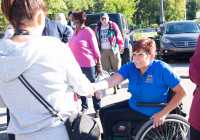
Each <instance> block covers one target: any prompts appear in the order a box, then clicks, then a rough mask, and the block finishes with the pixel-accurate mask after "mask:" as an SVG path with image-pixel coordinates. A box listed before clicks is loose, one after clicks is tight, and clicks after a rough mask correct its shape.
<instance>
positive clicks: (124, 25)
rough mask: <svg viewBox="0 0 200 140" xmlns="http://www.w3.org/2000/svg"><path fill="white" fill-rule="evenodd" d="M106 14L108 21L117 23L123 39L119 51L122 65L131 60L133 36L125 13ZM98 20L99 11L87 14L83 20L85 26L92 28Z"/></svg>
mask: <svg viewBox="0 0 200 140" xmlns="http://www.w3.org/2000/svg"><path fill="white" fill-rule="evenodd" d="M108 15H109V17H110V21H113V22H115V23H116V24H117V25H118V27H119V29H120V31H121V33H122V37H123V39H124V47H123V49H122V50H121V52H120V54H121V58H122V65H124V64H126V63H127V62H130V61H131V60H132V46H133V44H134V36H133V35H130V30H129V25H128V21H127V18H126V16H125V15H123V14H121V13H108ZM99 22H100V13H99V14H87V19H86V22H85V25H86V26H89V27H90V28H92V29H93V30H94V29H95V27H96V26H97V24H98V23H99Z"/></svg>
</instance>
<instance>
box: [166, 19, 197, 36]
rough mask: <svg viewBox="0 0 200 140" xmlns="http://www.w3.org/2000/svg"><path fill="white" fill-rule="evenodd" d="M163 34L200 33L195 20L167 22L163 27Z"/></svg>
mask: <svg viewBox="0 0 200 140" xmlns="http://www.w3.org/2000/svg"><path fill="white" fill-rule="evenodd" d="M164 33H165V34H181V33H200V29H199V26H198V24H197V23H195V22H181V23H168V24H167V25H166V26H165V29H164Z"/></svg>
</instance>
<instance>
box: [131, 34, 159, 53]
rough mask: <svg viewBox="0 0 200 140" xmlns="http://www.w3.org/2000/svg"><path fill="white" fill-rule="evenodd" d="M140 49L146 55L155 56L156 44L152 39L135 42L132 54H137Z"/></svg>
mask: <svg viewBox="0 0 200 140" xmlns="http://www.w3.org/2000/svg"><path fill="white" fill-rule="evenodd" d="M141 49H143V50H144V51H145V52H147V53H148V54H150V55H151V54H155V52H156V43H155V41H154V40H153V39H150V38H148V39H141V40H138V41H136V42H135V44H134V45H133V47H132V50H133V52H135V51H136V52H139V51H140V50H141Z"/></svg>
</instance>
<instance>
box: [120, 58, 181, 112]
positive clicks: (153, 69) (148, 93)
mask: <svg viewBox="0 0 200 140" xmlns="http://www.w3.org/2000/svg"><path fill="white" fill-rule="evenodd" d="M117 73H119V74H121V75H122V76H123V78H124V80H125V79H127V78H128V80H129V85H128V90H129V92H130V93H131V95H132V96H131V98H130V99H129V105H130V108H132V109H134V110H136V111H138V112H140V113H142V114H145V115H148V116H153V115H154V114H155V113H156V112H158V111H161V110H162V109H163V107H138V106H136V105H135V103H137V102H152V103H167V97H168V93H169V88H170V89H173V88H174V87H175V86H177V85H178V84H179V83H180V82H181V79H180V77H179V76H178V75H177V74H176V73H175V71H174V70H173V69H172V68H171V67H170V66H169V65H168V64H167V63H165V62H163V61H160V60H153V61H152V62H151V64H150V66H149V68H148V69H147V71H146V72H145V73H144V74H143V75H142V77H140V74H139V69H137V68H136V66H135V64H134V62H130V63H127V64H125V65H123V66H122V67H121V68H120V69H119V70H118V71H117Z"/></svg>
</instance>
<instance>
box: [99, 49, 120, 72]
mask: <svg viewBox="0 0 200 140" xmlns="http://www.w3.org/2000/svg"><path fill="white" fill-rule="evenodd" d="M101 64H102V68H103V70H105V71H107V72H110V69H111V66H112V68H113V70H114V71H115V72H116V71H117V70H119V68H120V67H121V57H120V52H118V53H117V54H114V53H113V50H112V49H109V50H104V49H102V50H101Z"/></svg>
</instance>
